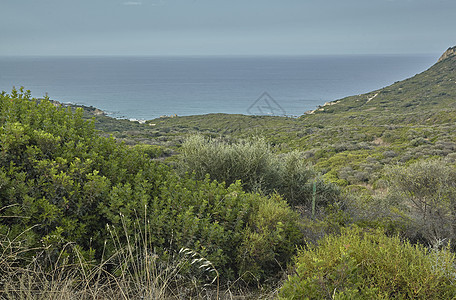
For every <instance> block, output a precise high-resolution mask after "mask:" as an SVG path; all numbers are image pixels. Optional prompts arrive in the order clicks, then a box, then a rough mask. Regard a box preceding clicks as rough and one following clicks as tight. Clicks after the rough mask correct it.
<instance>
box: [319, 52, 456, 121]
mask: <svg viewBox="0 0 456 300" xmlns="http://www.w3.org/2000/svg"><path fill="white" fill-rule="evenodd" d="M454 49H456V47H454V48H450V49H448V50H447V51H446V52H445V53H444V55H442V57H441V59H440V60H439V61H438V62H437V63H436V64H435V65H433V66H432V67H431V68H429V69H428V70H426V71H424V72H422V73H420V74H417V75H415V76H413V77H412V78H409V79H406V80H403V81H400V82H396V83H394V84H392V85H390V86H388V87H385V88H382V89H379V90H376V91H373V92H370V93H367V94H362V95H357V96H351V97H346V98H343V99H341V100H338V101H335V102H332V103H330V104H331V105H327V106H324V107H321V108H319V109H317V110H316V111H315V114H322V113H332V114H347V113H348V114H349V115H357V114H360V113H362V114H363V115H364V116H369V115H370V116H375V115H378V114H382V116H381V117H382V118H380V119H384V120H388V121H391V120H393V119H395V118H396V117H397V115H407V114H412V115H414V117H415V118H417V119H416V120H415V121H416V122H423V121H428V119H429V118H430V117H431V119H430V120H432V121H433V122H441V121H446V119H447V118H444V119H441V120H439V119H438V118H432V115H434V114H436V113H438V112H449V113H451V118H452V119H453V114H454V111H455V109H456V55H455V52H454ZM423 117H426V118H423ZM385 118H386V119H385ZM402 120H403V119H402ZM404 121H407V123H409V122H410V121H413V120H404ZM395 123H397V122H395Z"/></svg>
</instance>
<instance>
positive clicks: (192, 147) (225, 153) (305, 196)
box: [178, 135, 339, 206]
mask: <svg viewBox="0 0 456 300" xmlns="http://www.w3.org/2000/svg"><path fill="white" fill-rule="evenodd" d="M180 152H181V155H180V156H179V160H178V168H179V169H180V172H181V173H185V172H194V173H195V175H196V177H197V178H200V179H201V178H204V176H206V174H209V175H210V177H211V178H212V179H215V180H217V181H219V182H222V181H223V182H226V183H227V184H231V183H233V182H235V181H236V180H241V182H242V184H243V187H244V188H245V189H246V190H247V191H262V192H265V193H269V194H271V193H273V192H274V191H276V192H278V193H279V194H281V195H283V196H284V198H285V199H287V201H288V202H289V203H290V204H292V205H303V206H309V205H310V203H311V198H312V184H313V181H316V182H317V193H318V204H319V205H326V204H329V203H331V202H334V201H335V200H336V199H337V196H338V193H339V191H338V189H337V188H336V187H335V186H334V185H332V184H328V183H325V182H324V181H323V180H322V179H321V178H319V177H317V173H316V172H315V171H314V170H313V169H312V168H311V167H310V166H309V165H308V164H306V162H305V159H304V157H303V154H302V153H301V152H299V151H293V152H290V153H286V154H280V155H278V154H275V153H274V152H273V151H272V149H271V147H270V146H269V145H268V144H267V143H266V142H265V141H264V140H263V139H253V140H243V141H239V142H233V143H228V142H225V141H222V140H220V139H206V138H204V137H203V136H200V135H195V136H191V137H189V138H188V139H187V140H186V141H185V142H184V143H183V144H182V147H181V149H180Z"/></svg>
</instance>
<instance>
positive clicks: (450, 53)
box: [437, 46, 456, 62]
mask: <svg viewBox="0 0 456 300" xmlns="http://www.w3.org/2000/svg"><path fill="white" fill-rule="evenodd" d="M455 55H456V46H454V47H451V48H448V50H447V51H445V53H443V54H442V56H440V58H439V60H438V61H437V62H441V61H442V60H444V59H447V58H448V57H451V56H455Z"/></svg>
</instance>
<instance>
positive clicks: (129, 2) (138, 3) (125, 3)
mask: <svg viewBox="0 0 456 300" xmlns="http://www.w3.org/2000/svg"><path fill="white" fill-rule="evenodd" d="M122 4H123V5H142V2H141V1H126V2H124V3H122Z"/></svg>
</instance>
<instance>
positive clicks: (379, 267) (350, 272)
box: [280, 227, 456, 299]
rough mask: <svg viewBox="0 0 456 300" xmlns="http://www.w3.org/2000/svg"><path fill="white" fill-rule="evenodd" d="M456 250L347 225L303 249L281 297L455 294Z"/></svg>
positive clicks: (436, 296) (443, 296)
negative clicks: (411, 241) (337, 234)
mask: <svg viewBox="0 0 456 300" xmlns="http://www.w3.org/2000/svg"><path fill="white" fill-rule="evenodd" d="M454 259H455V258H454V255H453V254H451V253H449V252H447V251H432V250H428V249H426V248H424V247H421V246H413V245H411V244H410V243H408V242H401V241H400V239H399V238H397V237H393V238H391V237H387V236H386V235H384V234H383V233H382V232H381V231H372V232H369V231H368V232H363V231H362V230H361V229H359V228H356V227H355V228H351V229H344V230H343V231H342V234H341V235H340V236H326V237H325V238H323V239H322V240H320V241H319V243H318V246H314V247H311V248H309V249H306V250H302V251H301V252H300V253H299V255H298V257H297V259H296V271H295V272H296V273H295V274H294V275H292V276H290V277H289V278H288V281H287V282H286V283H285V284H284V286H283V288H282V289H281V291H280V298H281V299H392V298H394V299H452V298H454V297H456V286H455V285H454V280H455V278H456V273H455V271H454V263H455V260H454Z"/></svg>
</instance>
